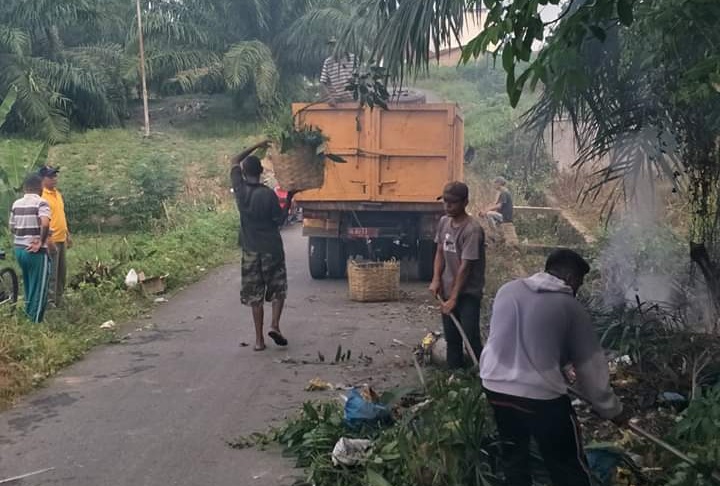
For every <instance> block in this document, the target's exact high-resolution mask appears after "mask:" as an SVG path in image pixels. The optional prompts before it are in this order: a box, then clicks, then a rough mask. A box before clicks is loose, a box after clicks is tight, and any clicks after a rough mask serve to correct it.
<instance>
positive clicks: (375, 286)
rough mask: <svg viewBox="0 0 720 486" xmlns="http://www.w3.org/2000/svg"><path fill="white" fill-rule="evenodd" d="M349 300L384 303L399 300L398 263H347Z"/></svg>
mask: <svg viewBox="0 0 720 486" xmlns="http://www.w3.org/2000/svg"><path fill="white" fill-rule="evenodd" d="M347 275H348V288H349V293H350V300H354V301H356V302H385V301H390V300H398V299H399V298H400V262H397V261H394V260H393V261H388V262H356V261H353V260H350V261H348V267H347Z"/></svg>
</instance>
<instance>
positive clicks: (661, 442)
mask: <svg viewBox="0 0 720 486" xmlns="http://www.w3.org/2000/svg"><path fill="white" fill-rule="evenodd" d="M568 392H569V393H570V394H571V395H574V396H575V397H577V398H579V399H580V400H582V401H583V402H585V403H587V404H589V405H592V402H591V401H590V400H589V399H588V398H587V397H585V396H583V395H582V394H581V393H580V392H578V391H577V390H575V389H574V388H568ZM628 428H629V429H630V430H632V431H633V432H635V433H636V434H637V435H639V436H640V437H642V438H644V439H647V440H649V441H650V442H652V443H653V444H655V445H657V446H660V447H662V448H663V449H665V450H666V451H668V452H669V453H671V454H673V455H674V456H675V457H677V458H678V459H680V460H682V461H684V462H686V463H688V464H689V465H691V466H692V467H694V468H695V469H699V467H700V465H699V464H698V463H697V461H696V460H695V459H693V458H692V457H690V456H688V455H687V454H685V453H684V452H682V451H681V450H679V449H677V448H675V447H673V446H672V445H670V444H668V443H667V442H665V441H664V440H662V439H661V438H660V437H658V436H656V435H653V434H651V433H650V432H648V431H647V430H645V429H643V428H642V427H640V426H639V425H636V424H633V423H631V422H628ZM701 472H703V471H701ZM710 477H711V478H712V479H713V480H714V481H717V482H718V483H719V484H720V472H718V471H712V472H711V473H710Z"/></svg>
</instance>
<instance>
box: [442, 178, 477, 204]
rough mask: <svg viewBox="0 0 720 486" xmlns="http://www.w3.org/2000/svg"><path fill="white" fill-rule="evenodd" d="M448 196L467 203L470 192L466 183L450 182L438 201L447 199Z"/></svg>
mask: <svg viewBox="0 0 720 486" xmlns="http://www.w3.org/2000/svg"><path fill="white" fill-rule="evenodd" d="M446 196H449V197H450V198H452V199H457V200H459V201H466V200H467V199H468V198H469V197H470V190H469V189H468V186H467V184H465V183H464V182H459V181H455V182H448V183H447V184H446V185H445V188H444V189H443V193H442V196H440V197H438V198H437V200H438V201H440V200H441V199H446Z"/></svg>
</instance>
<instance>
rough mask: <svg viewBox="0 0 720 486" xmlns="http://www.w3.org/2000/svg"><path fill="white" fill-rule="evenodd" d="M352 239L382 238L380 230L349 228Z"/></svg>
mask: <svg viewBox="0 0 720 486" xmlns="http://www.w3.org/2000/svg"><path fill="white" fill-rule="evenodd" d="M348 236H349V237H350V238H377V237H378V236H380V228H348Z"/></svg>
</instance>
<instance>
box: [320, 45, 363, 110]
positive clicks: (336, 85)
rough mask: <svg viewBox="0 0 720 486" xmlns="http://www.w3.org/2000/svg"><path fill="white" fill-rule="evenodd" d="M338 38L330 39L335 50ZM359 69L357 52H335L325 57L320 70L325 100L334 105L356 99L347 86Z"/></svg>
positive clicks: (331, 46)
mask: <svg viewBox="0 0 720 486" xmlns="http://www.w3.org/2000/svg"><path fill="white" fill-rule="evenodd" d="M336 44H337V40H336V39H335V38H334V37H333V38H330V40H328V45H329V46H330V48H331V49H333V50H335V46H336ZM356 69H357V60H356V58H355V54H350V53H345V54H339V53H335V52H334V53H333V54H332V55H331V56H330V57H328V58H327V59H325V61H324V62H323V66H322V71H321V72H320V83H321V84H322V86H323V95H324V98H325V101H326V102H327V103H328V104H329V105H330V106H334V105H335V104H336V103H342V102H346V101H354V100H353V93H352V91H348V90H347V89H346V88H347V86H348V84H350V82H351V81H352V79H353V75H354V73H355V70H356Z"/></svg>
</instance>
